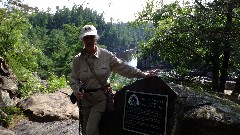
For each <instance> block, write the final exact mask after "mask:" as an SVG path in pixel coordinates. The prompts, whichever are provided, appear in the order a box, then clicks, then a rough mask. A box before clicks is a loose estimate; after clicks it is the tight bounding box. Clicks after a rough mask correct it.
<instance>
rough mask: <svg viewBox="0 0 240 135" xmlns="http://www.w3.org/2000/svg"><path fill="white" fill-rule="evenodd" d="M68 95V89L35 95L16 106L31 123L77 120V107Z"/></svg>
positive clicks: (69, 91) (69, 92)
mask: <svg viewBox="0 0 240 135" xmlns="http://www.w3.org/2000/svg"><path fill="white" fill-rule="evenodd" d="M70 94H71V89H68V88H66V89H60V90H58V91H56V92H54V93H45V94H35V95H32V96H30V97H28V98H26V99H25V100H22V101H20V102H19V103H18V104H17V106H18V107H20V108H21V109H23V110H24V112H25V113H26V114H27V116H29V118H30V119H31V120H33V121H45V122H46V121H57V120H67V119H78V118H79V117H78V116H79V112H78V107H77V105H76V104H72V103H71V101H70V99H69V96H68V95H70Z"/></svg>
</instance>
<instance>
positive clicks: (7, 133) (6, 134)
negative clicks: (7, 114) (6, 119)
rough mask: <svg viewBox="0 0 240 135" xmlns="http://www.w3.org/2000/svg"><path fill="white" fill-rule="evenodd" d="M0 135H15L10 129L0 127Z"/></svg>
mask: <svg viewBox="0 0 240 135" xmlns="http://www.w3.org/2000/svg"><path fill="white" fill-rule="evenodd" d="M0 135H15V133H14V132H13V131H11V130H9V129H6V128H4V127H2V126H0Z"/></svg>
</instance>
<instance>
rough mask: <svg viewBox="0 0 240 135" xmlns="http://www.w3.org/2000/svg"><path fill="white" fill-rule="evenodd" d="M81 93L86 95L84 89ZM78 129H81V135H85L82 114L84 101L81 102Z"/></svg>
mask: <svg viewBox="0 0 240 135" xmlns="http://www.w3.org/2000/svg"><path fill="white" fill-rule="evenodd" d="M79 91H80V92H82V93H84V90H83V89H80V90H79ZM78 129H79V135H81V133H82V135H83V112H82V100H80V101H79V124H78Z"/></svg>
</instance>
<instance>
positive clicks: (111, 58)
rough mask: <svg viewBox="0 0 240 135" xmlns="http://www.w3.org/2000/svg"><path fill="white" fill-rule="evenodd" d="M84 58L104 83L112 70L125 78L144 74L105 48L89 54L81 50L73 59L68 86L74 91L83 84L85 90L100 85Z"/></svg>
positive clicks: (96, 87) (138, 76)
mask: <svg viewBox="0 0 240 135" xmlns="http://www.w3.org/2000/svg"><path fill="white" fill-rule="evenodd" d="M85 59H87V60H88V62H89V65H90V66H92V69H94V71H95V73H96V75H97V76H98V78H100V80H101V81H102V82H101V83H102V84H104V85H107V84H108V83H109V76H110V73H111V72H112V71H113V72H116V73H118V74H120V75H122V76H125V77H127V78H143V77H144V76H145V75H144V73H143V72H142V71H141V70H139V69H137V68H135V67H132V66H130V65H127V64H126V63H124V62H123V61H122V60H120V59H119V58H117V57H116V56H115V55H114V54H113V53H111V52H110V51H108V50H106V49H102V48H97V51H96V53H95V54H94V55H89V54H88V53H86V51H82V52H81V53H79V54H78V55H76V56H75V57H74V59H73V68H72V74H71V80H70V86H71V88H72V89H73V90H74V92H76V91H78V89H79V88H81V87H82V86H83V84H84V89H86V90H87V89H98V88H101V87H102V85H101V84H99V82H98V80H97V79H96V78H95V76H94V75H93V74H92V72H91V70H90V68H89V66H88V65H87V63H86V61H85Z"/></svg>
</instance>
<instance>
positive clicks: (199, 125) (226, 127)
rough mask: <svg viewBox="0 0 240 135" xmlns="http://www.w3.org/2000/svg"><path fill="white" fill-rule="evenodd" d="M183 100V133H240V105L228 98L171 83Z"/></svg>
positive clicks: (202, 134)
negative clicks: (193, 90)
mask: <svg viewBox="0 0 240 135" xmlns="http://www.w3.org/2000/svg"><path fill="white" fill-rule="evenodd" d="M169 86H170V87H171V88H172V89H174V91H176V92H177V93H178V94H179V95H180V98H181V100H182V104H183V110H182V113H183V114H184V117H183V122H182V125H181V135H193V134H194V135H239V133H240V106H239V105H238V104H236V103H234V102H231V101H230V100H227V99H222V98H219V97H218V96H214V95H210V94H207V93H199V94H197V93H195V92H192V91H190V90H189V89H188V88H185V87H182V86H179V85H175V84H169Z"/></svg>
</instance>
